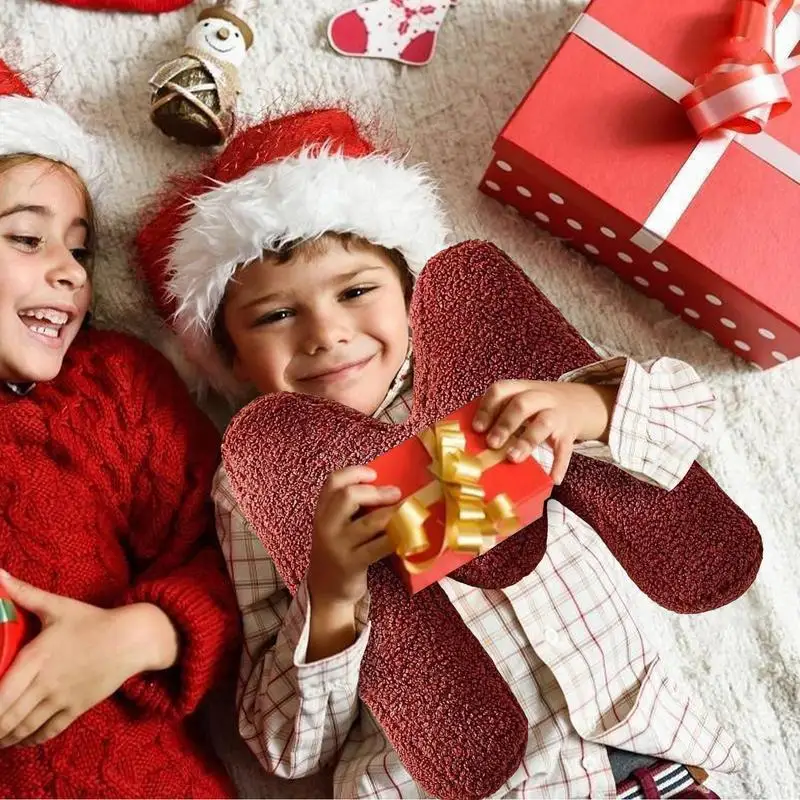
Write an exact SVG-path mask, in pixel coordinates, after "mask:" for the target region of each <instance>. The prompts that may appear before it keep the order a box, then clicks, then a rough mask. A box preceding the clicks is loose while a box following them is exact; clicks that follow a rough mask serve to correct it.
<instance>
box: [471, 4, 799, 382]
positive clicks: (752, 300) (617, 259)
mask: <svg viewBox="0 0 800 800" xmlns="http://www.w3.org/2000/svg"><path fill="white" fill-rule="evenodd" d="M798 5H800V4H797V3H794V4H793V3H792V2H791V0H780V2H779V3H773V4H766V3H764V2H762V0H670V2H667V3H656V2H652V0H651V2H634V0H593V2H591V3H590V4H589V6H588V8H587V9H586V12H585V13H584V14H581V16H580V17H579V19H578V20H577V22H576V23H575V25H573V27H572V29H571V31H570V33H569V34H568V35H567V37H566V39H565V40H564V42H563V43H562V45H561V47H560V48H559V50H558V51H557V53H556V54H555V56H554V57H553V58H552V60H551V61H550V63H549V64H548V66H547V67H546V68H545V69H544V71H543V72H542V74H541V75H540V76H539V78H538V80H537V81H536V83H535V84H534V86H533V87H532V88H531V90H530V91H529V93H528V95H527V96H526V97H525V99H524V100H523V101H522V103H521V105H520V106H519V107H518V108H517V110H516V111H515V112H514V115H513V116H512V117H511V119H510V120H509V122H508V123H507V124H506V126H505V128H504V129H503V131H502V133H501V134H500V136H499V138H498V139H497V141H496V143H495V147H494V151H495V154H494V158H493V160H492V163H491V166H490V167H489V168H488V171H487V172H486V174H485V176H484V180H483V182H482V184H481V189H482V191H484V192H485V193H486V194H488V195H489V196H492V197H495V198H497V199H500V200H502V202H504V203H506V204H510V205H512V206H514V207H515V208H517V209H518V210H519V211H520V212H521V213H522V214H524V215H525V216H527V217H530V218H531V219H534V220H536V221H537V223H538V224H540V225H542V226H543V227H545V228H547V229H548V230H549V231H551V232H552V233H554V234H555V235H556V236H559V237H562V238H565V239H569V240H571V242H572V243H573V245H574V246H575V247H576V248H578V249H579V250H581V251H582V252H583V253H588V254H589V255H590V256H593V257H596V258H597V259H599V260H600V261H602V262H603V263H604V264H606V265H607V266H609V267H610V268H611V269H613V270H614V271H615V272H617V273H618V274H619V275H620V276H621V277H622V278H623V279H624V280H626V281H629V282H630V283H632V284H633V285H634V286H636V287H637V288H638V289H639V290H641V291H642V292H644V293H645V294H648V295H650V296H652V297H655V298H657V299H659V300H661V301H662V302H663V303H664V304H665V306H666V307H667V308H668V309H670V310H671V311H673V312H674V313H675V314H678V315H680V316H681V317H682V318H683V319H684V320H685V321H687V322H689V323H690V324H692V325H694V326H696V327H697V328H699V329H700V330H702V331H703V332H704V333H706V334H708V335H710V336H712V337H713V338H715V339H716V340H717V341H718V342H719V343H720V344H722V345H724V346H725V347H728V348H729V349H731V350H733V351H734V352H736V353H737V354H739V355H741V356H742V357H744V358H747V359H749V360H751V361H753V362H755V363H756V364H758V365H760V366H762V367H770V366H774V365H776V364H777V363H780V362H783V361H786V360H788V359H790V358H793V357H795V356H797V355H799V354H800V281H798V280H797V261H798V234H797V222H796V220H797V218H798V212H800V186H798V182H800V108H797V107H792V108H791V109H790V110H788V111H787V109H788V108H789V105H788V104H787V102H786V100H787V98H790V97H791V96H794V99H795V100H797V99H798V98H800V69H792V66H793V65H792V64H789V63H788V62H787V61H786V58H787V56H789V55H790V53H792V51H793V50H794V49H795V48H796V46H797V43H798V39H800V17H798V11H799V10H800V9H799V8H798ZM773 13H774V16H773ZM773 22H776V23H778V24H777V34H776V36H775V38H774V42H773V39H772V37H771V34H770V31H771V30H772V24H773ZM773 43H774V46H773ZM726 58H729V59H732V60H733V61H732V62H728V63H724V60H725V59H726ZM734 62H735V63H734ZM751 89H752V90H753V91H752V92H751V91H750V90H751ZM748 93H749V94H748ZM752 98H755V100H752ZM740 101H741V102H740ZM751 101H752V102H751ZM748 103H750V104H751V106H752V105H753V104H755V105H756V106H757V107H756V108H752V107H751V108H750V109H749V110H748ZM737 104H738V105H737ZM783 112H786V113H783ZM771 116H772V117H774V118H770V117H771ZM762 128H763V132H759V133H757V134H754V133H752V132H750V133H748V132H745V131H746V130H749V131H759V130H760V129H762Z"/></svg>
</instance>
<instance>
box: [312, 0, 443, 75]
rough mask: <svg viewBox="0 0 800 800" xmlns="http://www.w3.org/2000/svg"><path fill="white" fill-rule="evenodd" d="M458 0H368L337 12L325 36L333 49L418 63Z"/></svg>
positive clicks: (428, 55) (429, 51) (431, 49)
mask: <svg viewBox="0 0 800 800" xmlns="http://www.w3.org/2000/svg"><path fill="white" fill-rule="evenodd" d="M457 2H458V0H369V2H366V3H360V4H359V5H357V6H356V7H355V8H352V9H350V10H349V11H343V12H342V13H341V14H337V15H336V16H335V17H334V18H333V19H332V20H331V22H330V24H329V25H328V39H329V40H330V43H331V46H332V47H333V49H334V50H336V52H337V53H341V54H342V55H344V56H359V57H362V58H388V59H390V60H392V61H399V62H400V63H401V64H410V65H412V66H415V67H421V66H423V65H424V64H427V63H428V62H429V61H430V60H431V59H432V58H433V53H434V50H435V49H436V40H437V38H438V36H439V28H440V27H441V25H442V22H443V21H444V18H445V16H446V15H447V12H448V11H449V10H450V9H451V8H452V7H453V6H454V5H456V3H457Z"/></svg>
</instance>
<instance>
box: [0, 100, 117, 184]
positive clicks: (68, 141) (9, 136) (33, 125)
mask: <svg viewBox="0 0 800 800" xmlns="http://www.w3.org/2000/svg"><path fill="white" fill-rule="evenodd" d="M16 154H25V155H34V156H42V157H43V158H49V159H51V160H52V161H60V162H61V163H63V164H67V165H69V166H70V167H72V169H74V170H75V172H77V173H78V175H79V176H80V178H81V180H82V181H83V182H84V183H85V184H86V187H87V189H88V190H89V194H90V195H91V196H92V197H93V198H96V197H97V196H98V193H99V190H100V183H101V180H100V179H101V176H102V170H101V168H100V159H99V156H98V153H97V149H96V146H95V144H94V142H93V140H92V138H91V137H90V136H89V135H88V134H86V133H85V132H84V131H83V130H82V129H81V128H80V127H79V126H78V124H77V123H76V122H75V120H73V119H72V117H70V115H69V114H67V112H66V111H63V110H62V109H60V108H59V107H58V106H55V105H53V104H52V103H48V102H47V101H46V100H39V99H38V98H33V97H23V96H22V95H6V96H3V97H0V156H7V155H16Z"/></svg>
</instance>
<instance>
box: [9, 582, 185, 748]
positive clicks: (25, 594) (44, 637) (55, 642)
mask: <svg viewBox="0 0 800 800" xmlns="http://www.w3.org/2000/svg"><path fill="white" fill-rule="evenodd" d="M0 580H2V583H3V586H4V588H5V589H6V591H7V592H8V594H9V596H10V598H11V600H12V601H13V602H14V603H15V604H16V605H18V606H19V607H21V608H24V609H26V610H27V611H29V612H31V613H33V614H35V615H36V616H37V617H39V620H40V621H41V625H42V630H41V632H40V633H39V635H38V636H36V638H35V639H34V640H33V641H32V642H30V643H29V644H27V645H26V646H25V647H24V648H23V649H22V650H21V651H20V652H19V654H18V655H17V657H16V658H15V659H14V662H13V663H12V665H11V667H10V668H9V670H8V672H7V673H6V674H5V675H4V676H3V678H2V679H1V680H0V747H10V746H11V745H15V744H23V745H35V744H41V743H42V742H45V741H47V740H48V739H52V738H53V737H54V736H57V735H58V734H59V733H61V732H62V731H63V730H64V729H65V728H66V727H67V726H68V725H70V724H72V722H74V721H75V719H77V718H78V717H79V716H80V715H81V714H83V713H84V712H86V711H88V710H89V709H90V708H92V707H93V706H95V705H97V704H98V703H100V702H102V701H103V700H105V699H106V698H107V697H109V696H110V695H112V694H113V693H114V692H115V691H116V690H117V689H118V688H119V687H120V686H121V685H122V684H123V683H124V682H125V681H126V680H128V678H130V677H132V676H133V675H136V674H137V673H139V672H144V671H147V670H155V669H166V668H168V667H169V666H171V665H172V664H173V663H174V662H175V659H176V658H177V634H176V633H175V630H174V628H173V627H172V624H171V623H170V622H169V619H168V618H167V617H166V615H165V614H164V613H163V612H162V611H161V610H160V609H158V608H156V607H155V606H152V605H149V604H145V603H140V604H133V605H129V606H123V607H121V608H117V609H112V610H106V609H102V608H98V607H96V606H92V605H88V604H87V603H82V602H80V601H78V600H72V599H70V598H68V597H62V596H61V595H57V594H51V593H50V592H45V591H43V590H41V589H37V588H36V587H35V586H31V585H30V584H27V583H23V582H22V581H20V580H17V579H16V578H12V577H11V576H10V575H8V574H7V573H4V572H0ZM166 626H169V627H168V628H167V627H166ZM167 631H171V636H170V634H169V633H167ZM170 639H172V641H170Z"/></svg>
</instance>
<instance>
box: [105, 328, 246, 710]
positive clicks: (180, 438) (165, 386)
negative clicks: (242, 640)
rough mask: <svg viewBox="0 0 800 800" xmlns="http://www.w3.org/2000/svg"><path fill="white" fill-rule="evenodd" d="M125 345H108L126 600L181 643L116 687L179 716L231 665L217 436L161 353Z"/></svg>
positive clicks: (234, 619) (234, 610)
mask: <svg viewBox="0 0 800 800" xmlns="http://www.w3.org/2000/svg"><path fill="white" fill-rule="evenodd" d="M126 349H127V350H128V351H129V352H127V353H120V352H119V351H118V352H117V353H115V356H124V357H125V363H124V369H122V371H121V373H120V374H119V376H118V377H119V385H118V386H117V387H116V389H117V390H118V395H117V396H118V398H119V401H118V402H119V404H120V405H119V406H118V408H119V416H118V418H119V420H120V422H121V424H122V425H123V426H124V427H125V430H121V431H120V436H122V437H123V438H124V440H125V441H126V442H127V443H128V454H129V456H130V469H129V470H126V472H129V473H130V474H131V476H132V477H131V482H130V486H129V491H130V507H129V512H128V540H127V547H128V551H129V553H130V560H131V576H132V577H131V589H130V591H129V592H128V596H127V598H126V601H127V602H128V603H138V602H145V603H153V604H154V605H156V606H158V607H159V608H160V609H161V610H162V611H164V612H165V613H166V614H167V616H168V617H169V618H170V620H171V621H172V623H173V625H174V626H175V628H176V630H177V632H178V635H179V640H180V651H179V656H178V663H177V665H176V666H175V667H173V668H172V669H169V670H166V671H164V672H158V673H144V674H141V675H138V676H135V677H133V678H132V679H130V680H129V681H127V682H126V683H125V684H124V685H123V687H122V692H123V693H124V694H125V695H127V696H128V697H129V698H130V699H131V700H133V701H134V702H135V703H137V704H138V705H140V706H142V707H144V708H146V709H148V710H150V711H152V712H155V713H158V714H160V715H164V714H171V715H176V716H183V715H185V714H188V713H190V712H191V711H193V710H194V709H195V708H196V707H197V705H198V703H199V702H200V700H201V699H202V698H203V696H204V695H205V693H206V692H207V691H208V690H209V689H210V688H211V687H212V686H214V685H215V684H217V683H218V682H219V681H220V680H222V679H223V678H224V677H225V673H226V672H227V671H229V670H230V669H231V668H235V663H234V662H235V660H236V647H237V645H238V643H239V635H240V634H239V631H240V622H239V614H238V606H237V603H236V597H235V594H234V592H233V589H232V586H231V584H230V581H229V578H228V575H227V571H226V569H225V566H224V562H223V560H222V556H221V553H220V552H219V549H218V546H217V543H216V537H215V535H214V516H213V508H212V505H211V501H210V490H211V482H212V479H213V476H214V472H215V470H216V466H217V462H218V459H219V436H218V434H217V432H216V430H215V429H214V427H213V426H212V424H211V422H210V421H209V420H208V419H207V418H206V416H205V415H204V414H203V413H202V412H201V411H200V410H199V409H198V408H197V407H196V406H195V404H194V402H193V401H192V399H191V397H190V396H189V393H188V391H187V390H186V387H185V386H184V384H183V382H182V381H181V380H180V378H179V377H178V375H177V374H176V373H175V371H174V369H173V368H172V366H171V364H169V362H168V361H167V360H166V359H165V358H164V357H163V356H161V354H159V353H157V352H156V351H155V350H152V349H151V348H149V347H147V346H146V345H143V344H141V343H139V342H131V343H130V345H129V347H128V348H126ZM115 360H116V359H115ZM118 364H119V365H120V367H122V366H123V360H122V359H119V360H118Z"/></svg>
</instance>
